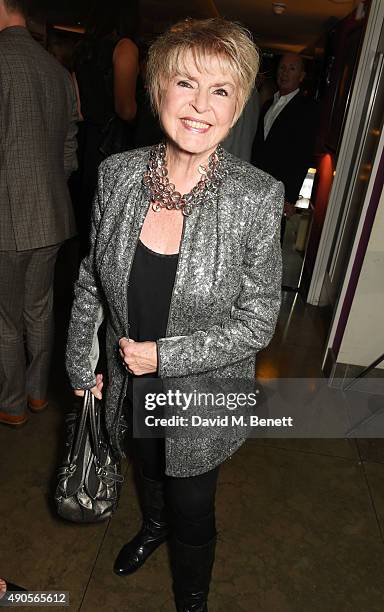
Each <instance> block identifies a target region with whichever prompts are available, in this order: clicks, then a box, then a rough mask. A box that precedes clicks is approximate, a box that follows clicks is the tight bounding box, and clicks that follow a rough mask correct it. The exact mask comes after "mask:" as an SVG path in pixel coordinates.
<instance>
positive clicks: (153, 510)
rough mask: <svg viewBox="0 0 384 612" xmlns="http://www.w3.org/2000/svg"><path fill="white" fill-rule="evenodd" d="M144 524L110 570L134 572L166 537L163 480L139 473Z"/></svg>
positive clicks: (121, 574) (120, 574) (123, 574)
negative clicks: (151, 478)
mask: <svg viewBox="0 0 384 612" xmlns="http://www.w3.org/2000/svg"><path fill="white" fill-rule="evenodd" d="M139 489H140V498H141V507H142V512H143V524H142V527H141V529H140V531H139V533H138V534H136V535H135V537H134V538H133V539H132V540H131V541H130V542H128V544H125V546H123V548H122V549H121V551H120V552H119V554H118V556H117V558H116V561H115V564H114V567H113V570H114V572H115V574H118V575H119V576H126V575H127V574H133V572H135V571H136V570H138V569H139V568H140V567H141V566H142V565H143V564H144V563H145V561H146V559H148V557H149V556H150V555H151V554H152V553H153V552H154V551H155V550H156V548H158V547H159V546H160V544H162V543H163V542H165V541H166V540H167V538H168V525H167V521H166V511H165V500H164V483H163V482H162V481H157V480H150V479H149V478H145V477H144V476H142V475H141V477H140V481H139Z"/></svg>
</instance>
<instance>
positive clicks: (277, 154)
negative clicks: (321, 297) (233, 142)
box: [252, 53, 316, 236]
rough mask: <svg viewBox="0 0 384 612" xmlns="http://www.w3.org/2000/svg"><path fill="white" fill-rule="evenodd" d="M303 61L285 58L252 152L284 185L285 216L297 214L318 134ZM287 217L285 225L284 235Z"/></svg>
mask: <svg viewBox="0 0 384 612" xmlns="http://www.w3.org/2000/svg"><path fill="white" fill-rule="evenodd" d="M304 77H305V70H304V63H303V59H302V58H301V57H300V55H297V54H296V53H286V54H285V55H283V56H282V58H281V60H280V63H279V67H278V72H277V84H278V88H279V89H278V91H277V92H276V93H275V95H274V97H273V99H272V100H269V101H268V102H266V103H265V105H264V106H263V108H262V111H261V116H260V120H259V125H258V129H257V133H256V136H255V140H254V143H253V150H252V163H253V165H254V166H257V167H258V168H260V169H261V170H264V171H265V172H268V173H269V174H271V175H272V176H273V177H274V178H276V179H277V180H279V181H282V183H284V187H285V205H284V216H285V217H290V216H292V215H293V214H294V213H295V203H296V201H297V199H298V197H299V193H300V189H301V186H302V184H303V181H304V179H305V177H306V174H307V171H308V168H309V167H310V166H311V162H312V155H313V149H314V141H315V135H316V131H315V130H316V111H315V104H314V102H313V101H312V100H310V99H308V98H307V97H305V96H304V95H303V94H302V92H301V90H300V84H301V83H302V81H303V80H304ZM284 226H285V218H284V219H283V225H282V236H283V234H284Z"/></svg>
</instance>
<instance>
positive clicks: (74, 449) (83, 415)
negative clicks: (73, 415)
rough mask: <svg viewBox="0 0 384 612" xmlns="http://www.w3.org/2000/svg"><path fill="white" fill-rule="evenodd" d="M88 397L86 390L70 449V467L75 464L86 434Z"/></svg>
mask: <svg viewBox="0 0 384 612" xmlns="http://www.w3.org/2000/svg"><path fill="white" fill-rule="evenodd" d="M90 395H92V394H91V392H90V391H89V390H88V389H86V391H85V393H84V399H83V404H82V408H81V417H80V423H79V428H78V430H77V436H76V441H75V443H74V445H73V447H72V455H71V461H70V464H71V465H72V464H74V463H76V462H77V459H78V456H79V452H80V448H81V443H82V440H83V437H84V435H85V433H86V425H87V418H88V412H89V404H90ZM92 397H93V396H92Z"/></svg>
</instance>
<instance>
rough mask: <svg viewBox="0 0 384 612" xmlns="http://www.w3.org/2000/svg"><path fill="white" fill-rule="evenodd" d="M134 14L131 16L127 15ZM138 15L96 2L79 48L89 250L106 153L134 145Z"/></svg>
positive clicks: (81, 176)
mask: <svg viewBox="0 0 384 612" xmlns="http://www.w3.org/2000/svg"><path fill="white" fill-rule="evenodd" d="M128 17H130V19H128ZM134 29H135V17H134V15H133V14H131V13H129V14H127V12H126V9H123V8H122V3H120V2H119V1H118V0H110V1H109V2H108V3H101V2H99V1H97V2H95V4H94V8H93V10H92V12H91V14H90V16H89V18H88V23H87V26H86V32H85V36H84V40H82V41H81V43H80V44H79V46H78V48H77V49H76V51H75V57H74V75H75V79H76V82H77V85H78V90H79V96H80V106H81V115H82V117H83V122H82V123H81V124H80V129H79V172H78V183H79V187H78V198H77V199H78V201H77V202H76V209H77V213H78V226H79V235H80V241H81V247H82V251H84V252H85V251H86V250H87V245H88V234H89V226H90V211H91V205H92V200H93V196H94V193H95V189H96V184H97V170H98V166H99V164H100V163H101V162H102V160H103V159H105V157H107V156H108V155H110V154H112V153H119V152H122V151H124V150H128V149H130V148H132V144H133V143H132V142H131V140H132V135H131V132H132V122H133V120H134V119H135V116H136V111H137V104H136V81H137V77H138V73H139V60H138V55H139V54H138V49H137V46H136V44H135V43H134V42H133V40H132V39H131V36H133V34H134Z"/></svg>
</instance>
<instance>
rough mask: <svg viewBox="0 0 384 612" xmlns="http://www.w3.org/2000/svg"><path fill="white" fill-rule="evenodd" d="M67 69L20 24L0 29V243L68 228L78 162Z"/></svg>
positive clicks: (23, 241) (14, 246)
mask: <svg viewBox="0 0 384 612" xmlns="http://www.w3.org/2000/svg"><path fill="white" fill-rule="evenodd" d="M76 121H77V109H76V96H75V93H74V88H73V85H72V82H71V78H70V75H69V74H68V73H67V72H66V70H65V69H64V68H63V67H62V66H61V65H60V64H59V63H58V62H57V61H56V60H55V59H54V58H53V57H51V55H49V53H47V52H46V51H45V50H44V49H43V48H42V47H41V46H40V45H39V44H38V43H37V42H36V41H35V40H34V39H33V38H32V36H31V35H30V33H29V32H28V30H27V29H26V28H23V27H19V26H15V27H10V28H6V29H5V30H3V31H2V32H0V219H1V222H0V250H3V251H4V250H26V249H35V248H39V247H44V246H49V245H52V244H57V243H59V242H62V241H63V240H65V239H67V238H70V237H71V236H73V235H75V233H76V228H75V222H74V216H73V210H72V205H71V201H70V196H69V192H68V187H67V179H68V177H69V175H70V173H71V172H72V171H73V170H74V169H75V168H76V166H77V159H76V131H77V126H76Z"/></svg>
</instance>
